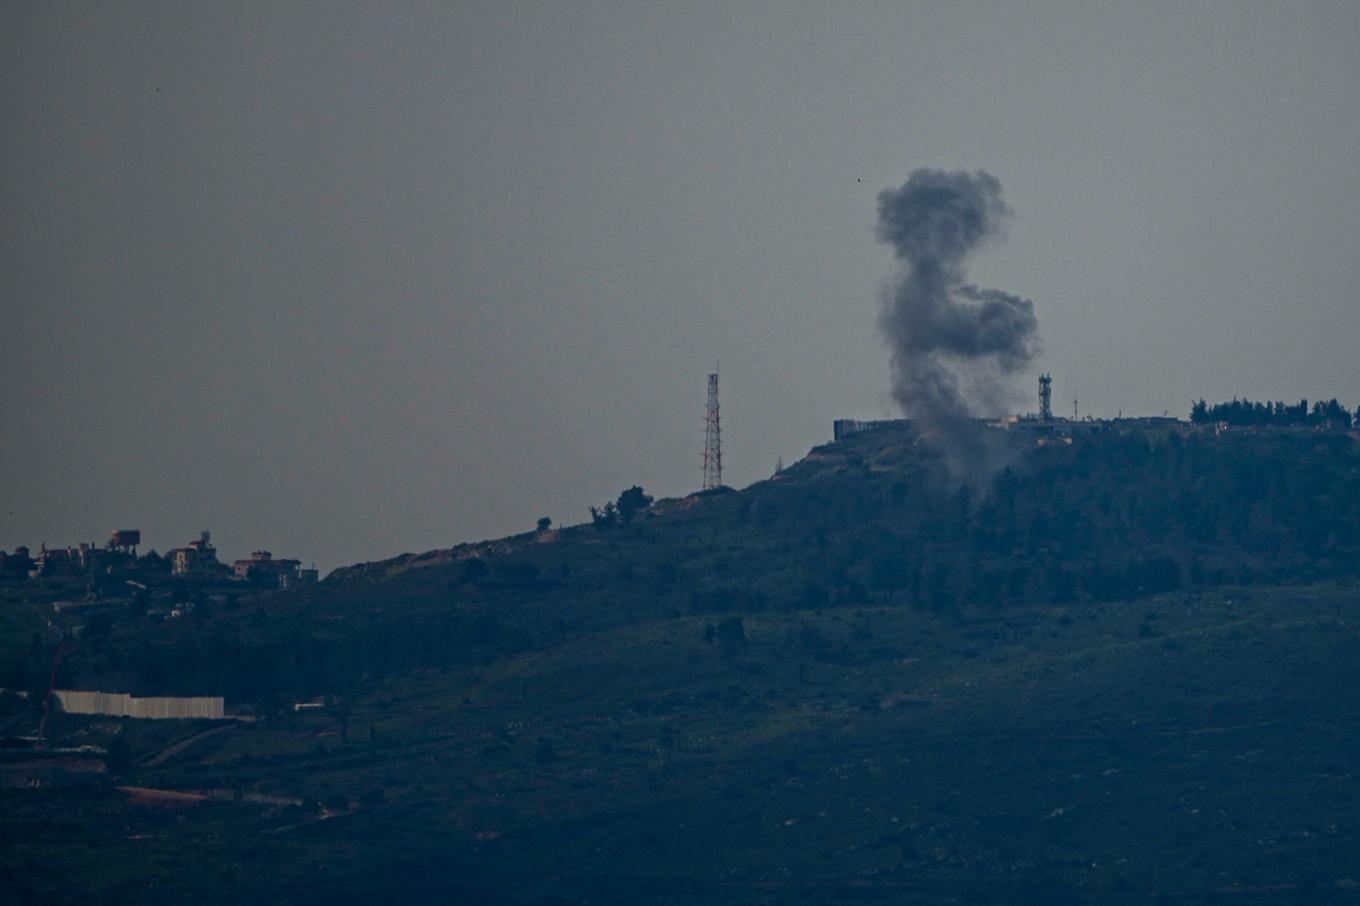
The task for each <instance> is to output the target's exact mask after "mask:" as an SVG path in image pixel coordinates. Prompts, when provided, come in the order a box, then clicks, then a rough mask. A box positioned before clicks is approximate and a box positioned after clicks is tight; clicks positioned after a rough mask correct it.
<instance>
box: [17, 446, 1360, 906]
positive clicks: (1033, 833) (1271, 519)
mask: <svg viewBox="0 0 1360 906" xmlns="http://www.w3.org/2000/svg"><path fill="white" fill-rule="evenodd" d="M1014 453H1015V455H1014V458H1013V461H1012V464H1011V466H1010V468H1009V469H1007V470H1006V471H1004V472H1002V473H1001V474H999V475H998V476H997V478H996V480H995V482H994V485H993V486H992V487H991V488H990V490H989V491H988V492H986V493H985V494H975V493H973V492H971V491H969V490H966V489H960V488H958V487H956V486H955V485H954V484H953V483H951V482H950V481H949V479H948V478H947V476H946V473H945V470H944V468H943V467H942V465H941V463H940V461H939V459H938V458H937V457H936V456H935V455H934V454H933V453H932V452H931V450H930V449H929V447H928V446H926V445H923V444H921V443H919V442H918V439H917V438H916V437H915V436H914V435H912V434H911V433H910V432H908V431H905V430H901V431H894V430H882V431H876V432H866V433H865V434H862V435H855V436H854V437H852V438H851V439H849V440H847V441H846V442H843V443H840V444H836V445H831V446H826V447H820V448H817V449H815V450H814V451H812V452H811V453H810V454H809V455H808V456H807V457H806V458H805V459H804V460H802V461H801V462H799V463H798V464H796V465H794V466H792V467H790V468H789V469H786V470H784V471H783V472H781V473H779V474H778V475H777V476H775V477H774V478H772V479H771V480H769V481H765V482H761V483H758V484H756V485H754V486H752V487H750V488H747V489H745V490H743V491H740V492H736V491H728V490H726V489H723V490H720V491H718V492H709V493H707V494H703V495H695V496H692V497H688V498H684V499H680V500H665V501H659V502H656V503H653V504H652V505H650V506H649V507H646V508H645V509H641V510H638V511H637V512H635V513H634V512H632V508H631V507H629V508H628V509H629V513H630V516H631V518H628V519H627V520H625V519H623V518H618V519H616V520H614V523H613V524H612V525H603V524H587V525H581V526H575V527H570V528H566V529H561V530H545V531H538V532H532V533H527V534H525V535H521V536H515V537H511V538H506V539H502V540H500V541H496V542H487V543H483V544H479V545H464V546H460V547H455V548H452V549H447V550H437V551H431V552H429V553H426V554H421V555H410V556H404V557H400V558H396V559H394V560H390V561H384V562H380V563H372V564H364V565H360V566H355V567H351V568H348V569H345V570H341V571H338V572H337V573H336V574H334V575H332V576H331V577H330V578H328V579H327V581H326V582H324V583H322V584H321V585H320V586H318V587H315V588H311V589H302V590H299V591H296V592H290V593H286V594H278V595H272V596H266V597H259V598H254V599H246V600H243V601H241V602H240V603H239V604H237V605H236V606H234V607H227V606H222V605H217V606H200V607H199V608H197V609H196V610H194V612H193V613H192V614H190V615H188V616H186V617H185V618H183V619H180V620H173V621H168V622H167V623H165V624H161V625H154V626H152V625H146V624H145V623H144V622H138V621H136V620H134V619H132V618H130V617H129V618H127V619H118V620H115V621H114V624H113V626H112V627H111V629H109V630H108V631H107V632H103V633H101V634H99V636H98V637H96V638H91V637H89V636H87V635H85V634H84V633H81V634H79V635H74V636H71V637H70V638H68V646H69V652H68V653H67V654H66V655H65V656H64V658H63V660H62V662H61V666H60V672H61V674H62V676H61V680H62V683H65V684H70V685H74V686H78V687H80V688H104V689H112V688H117V689H119V690H121V691H132V692H138V693H142V694H171V693H184V694H191V693H192V694H223V695H226V696H227V700H228V707H229V709H241V708H248V709H249V710H250V711H252V712H254V713H255V714H256V715H258V717H259V718H260V719H258V720H255V721H251V722H243V723H241V724H239V725H236V726H228V728H226V729H221V730H218V731H217V732H215V733H212V734H210V735H203V736H199V735H198V734H201V733H204V731H206V730H210V729H214V725H210V724H202V725H184V724H179V723H174V724H173V725H172V724H171V722H164V723H161V722H151V721H126V720H111V719H90V718H81V717H78V716H72V715H56V716H53V717H51V718H49V720H48V728H47V730H48V732H49V733H50V734H52V737H53V738H54V739H58V740H64V741H66V742H67V743H74V742H78V741H81V740H84V741H90V742H93V743H95V744H98V745H107V744H108V742H109V740H110V739H111V738H113V737H114V736H117V737H118V738H119V739H121V740H122V743H121V745H124V746H126V748H127V749H128V750H129V753H130V757H129V764H128V765H126V766H120V776H121V779H120V781H119V783H120V784H121V785H124V786H127V785H135V786H138V787H146V788H154V789H155V790H162V791H194V792H195V793H202V792H203V791H213V790H221V791H225V793H224V794H221V795H218V794H215V796H216V798H208V799H194V798H189V799H167V798H165V796H164V795H162V796H161V797H160V798H156V797H155V796H153V795H152V794H139V795H140V798H139V797H137V796H134V797H131V798H130V796H129V794H128V793H127V792H125V791H120V790H118V789H115V788H114V786H113V783H112V781H106V782H103V783H98V784H91V785H83V786H78V787H72V788H70V789H39V790H5V791H3V792H2V793H0V796H2V797H3V798H2V799H0V802H2V803H3V808H0V834H3V836H0V891H3V892H6V895H9V894H13V895H15V896H17V897H20V898H24V897H27V898H28V899H30V900H33V901H39V902H43V901H64V900H67V899H70V898H73V897H74V896H76V895H77V894H79V895H81V896H82V897H84V898H85V901H87V902H94V903H98V902H113V901H115V900H123V901H127V900H129V899H131V900H133V901H149V902H178V901H180V900H183V899H189V898H194V899H198V900H210V901H224V902H236V901H247V900H249V901H255V900H260V899H267V900H269V901H271V902H293V903H312V902H323V901H324V902H335V901H337V900H338V901H342V902H368V901H370V900H372V899H374V898H376V897H378V896H384V895H385V896H395V897H397V898H399V899H401V900H404V901H425V900H429V901H432V902H433V901H439V902H447V901H449V900H450V899H455V900H456V899H457V898H458V897H460V896H461V897H462V898H463V899H465V900H467V901H469V902H506V903H548V902H552V903H587V902H590V903H595V902H619V903H625V902H626V903H635V902H656V903H688V902H705V903H715V902H716V903H722V902H731V903H778V902H843V901H845V900H852V899H854V900H866V899H879V900H883V901H888V902H901V901H920V902H940V903H947V902H978V903H992V902H1016V903H1022V902H1024V903H1028V902H1102V903H1104V902H1130V903H1132V902H1147V901H1148V900H1149V899H1150V898H1151V897H1153V896H1160V897H1162V898H1163V901H1164V902H1199V901H1202V900H1204V899H1208V898H1216V899H1221V900H1223V901H1225V902H1232V903H1257V902H1260V903H1267V902H1278V901H1279V900H1280V898H1282V897H1286V898H1306V899H1313V900H1320V901H1327V902H1330V901H1336V902H1352V901H1357V902H1360V898H1357V896H1356V892H1357V891H1360V869H1356V868H1355V866H1354V854H1355V853H1356V852H1357V851H1360V810H1358V809H1357V800H1356V798H1355V789H1356V786H1355V785H1356V778H1357V768H1358V767H1360V766H1358V765H1357V758H1360V756H1358V755H1357V753H1360V730H1357V729H1356V728H1357V722H1356V717H1357V716H1360V715H1357V711H1358V710H1360V697H1357V695H1356V693H1355V689H1356V688H1357V681H1360V583H1357V582H1356V575H1355V573H1356V569H1357V564H1360V558H1358V556H1357V555H1360V453H1358V452H1357V443H1356V439H1355V437H1354V436H1353V435H1350V434H1346V433H1341V432H1332V431H1323V430H1315V429H1313V428H1260V429H1252V430H1244V431H1229V432H1227V433H1224V434H1217V435H1216V434H1213V433H1209V432H1207V431H1205V432H1198V431H1196V432H1182V431H1181V430H1179V429H1171V430H1162V431H1155V432H1154V431H1143V430H1133V431H1128V432H1112V433H1109V434H1105V435H1097V436H1093V437H1090V438H1082V439H1079V440H1077V441H1076V442H1075V443H1073V444H1072V445H1070V446H1068V445H1060V444H1054V445H1049V446H1042V447H1020V446H1017V447H1016V449H1015V451H1014ZM25 596H26V597H28V598H29V600H28V601H26V602H25V601H22V600H17V598H18V597H20V596H19V595H18V594H17V593H12V594H11V600H9V601H8V602H6V603H5V605H4V608H5V612H6V620H7V621H9V622H7V624H6V625H7V626H13V627H14V631H13V632H9V633H7V636H8V637H9V638H10V639H11V640H12V639H15V638H19V639H22V640H23V642H22V643H21V644H12V643H10V644H7V647H5V648H3V649H0V657H3V658H4V660H3V661H0V669H3V670H5V671H7V673H8V674H9V676H10V677H11V678H12V679H11V682H10V683H9V684H10V685H19V686H21V687H22V686H24V685H27V686H28V687H30V688H33V687H37V686H41V687H43V688H45V686H46V683H47V679H48V677H47V675H46V671H47V670H48V669H49V667H50V664H51V661H52V657H53V654H54V650H55V648H56V645H57V644H58V643H59V641H60V640H61V637H62V634H63V633H65V634H67V635H68V636H69V635H70V633H71V631H72V629H73V626H71V625H67V624H63V623H62V622H61V619H62V618H57V617H53V615H52V614H51V612H50V609H47V608H45V605H44V604H43V602H42V601H41V600H39V599H38V597H37V596H35V595H31V594H28V595H25ZM48 619H53V620H54V621H55V622H54V623H53V624H52V625H50V626H49V625H47V622H46V621H47V620H48ZM35 677H40V678H39V679H36V680H35ZM62 683H59V685H60V684H62ZM314 696H319V697H321V698H322V699H323V701H324V704H325V707H324V708H320V709H315V710H303V711H294V710H293V709H292V708H291V707H290V705H291V704H292V703H293V702H295V701H303V700H306V699H310V698H312V697H314ZM33 719H35V716H34V715H32V714H31V712H24V711H22V710H20V711H18V712H16V713H15V714H14V715H13V716H12V717H11V718H9V719H8V720H9V721H10V722H11V723H12V724H14V727H15V728H16V729H19V728H22V726H23V725H24V722H25V721H31V720H33ZM195 737H197V738H195ZM177 743H180V744H179V745H176V744H177Z"/></svg>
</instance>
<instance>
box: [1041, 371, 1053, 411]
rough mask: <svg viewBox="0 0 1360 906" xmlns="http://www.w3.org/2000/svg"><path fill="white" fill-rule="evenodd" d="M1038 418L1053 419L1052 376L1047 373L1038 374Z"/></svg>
mask: <svg viewBox="0 0 1360 906" xmlns="http://www.w3.org/2000/svg"><path fill="white" fill-rule="evenodd" d="M1039 418H1041V419H1043V420H1044V421H1046V422H1051V421H1053V378H1052V377H1050V376H1049V375H1047V374H1041V375H1039Z"/></svg>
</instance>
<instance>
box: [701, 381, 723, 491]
mask: <svg viewBox="0 0 1360 906" xmlns="http://www.w3.org/2000/svg"><path fill="white" fill-rule="evenodd" d="M721 486H722V425H721V423H720V422H719V420H718V372H716V371H714V372H713V373H712V374H710V375H709V376H708V418H707V420H706V421H705V423H704V490H705V491H710V490H712V489H713V488H716V487H721Z"/></svg>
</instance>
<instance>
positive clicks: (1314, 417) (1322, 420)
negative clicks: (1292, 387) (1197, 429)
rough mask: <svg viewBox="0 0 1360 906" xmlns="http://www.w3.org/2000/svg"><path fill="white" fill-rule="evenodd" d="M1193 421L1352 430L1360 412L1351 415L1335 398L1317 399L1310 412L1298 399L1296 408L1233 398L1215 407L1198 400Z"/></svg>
mask: <svg viewBox="0 0 1360 906" xmlns="http://www.w3.org/2000/svg"><path fill="white" fill-rule="evenodd" d="M1190 421H1192V422H1194V423H1195V424H1197V425H1204V424H1213V423H1216V422H1224V423H1226V424H1229V425H1314V426H1325V427H1333V428H1349V427H1350V426H1351V425H1352V424H1353V423H1360V409H1356V411H1355V415H1354V416H1352V415H1351V413H1350V411H1349V410H1347V409H1346V407H1345V406H1343V405H1341V403H1339V402H1337V401H1336V399H1334V398H1333V399H1330V400H1327V401H1325V402H1323V401H1322V400H1318V401H1317V402H1314V403H1313V406H1312V408H1311V409H1310V408H1309V407H1308V400H1306V399H1302V400H1299V401H1298V403H1296V404H1294V405H1289V404H1287V403H1282V402H1274V403H1269V402H1266V403H1262V402H1252V401H1251V400H1246V399H1241V400H1239V399H1233V400H1230V401H1228V402H1226V403H1215V404H1214V405H1212V406H1211V405H1209V404H1207V403H1206V402H1204V400H1203V399H1199V400H1196V401H1195V403H1194V404H1193V405H1192V406H1191V407H1190Z"/></svg>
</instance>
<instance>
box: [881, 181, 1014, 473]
mask: <svg viewBox="0 0 1360 906" xmlns="http://www.w3.org/2000/svg"><path fill="white" fill-rule="evenodd" d="M1009 215H1010V209H1009V208H1007V207H1006V204H1005V202H1003V201H1002V200H1001V183H1000V182H999V181H998V180H997V178H996V177H995V176H992V175H991V174H989V173H985V172H983V171H981V170H979V171H977V172H976V173H967V172H964V171H962V170H959V171H955V172H952V173H950V172H946V171H944V170H928V169H921V170H914V171H913V172H912V173H911V175H910V176H909V177H908V179H907V181H906V182H905V183H903V184H902V186H901V188H897V189H886V190H884V191H883V192H880V193H879V196H878V238H879V239H880V240H881V241H882V242H885V243H887V244H889V245H890V246H892V248H893V252H894V253H895V254H896V255H897V257H898V259H900V260H901V261H902V262H903V267H902V272H901V273H900V274H899V275H898V277H897V279H896V280H895V281H894V282H893V283H892V284H891V285H890V286H889V287H888V288H887V290H886V291H885V293H884V305H883V312H882V315H881V316H880V318H879V324H880V326H881V327H882V329H883V333H884V336H885V337H886V338H887V340H888V345H889V346H890V347H891V348H892V391H893V397H894V398H895V399H896V400H897V402H898V404H899V405H900V406H901V407H902V409H903V411H905V413H906V414H907V415H908V416H909V417H911V418H912V419H913V420H915V421H916V422H918V423H919V424H920V425H921V427H922V428H923V429H924V430H926V431H930V432H933V433H934V435H935V436H936V438H937V440H938V441H939V442H940V445H941V447H942V448H943V450H944V452H945V454H946V456H947V458H948V460H949V462H950V465H951V467H953V468H954V469H955V472H956V474H958V475H959V476H960V477H962V478H964V479H965V480H968V481H970V483H977V482H980V481H981V480H982V478H983V475H984V473H987V472H990V464H989V462H988V460H990V459H991V456H990V454H989V449H988V448H989V445H988V444H987V443H986V438H985V436H983V435H980V434H979V432H978V431H976V430H974V423H972V422H971V421H969V420H970V419H971V418H972V417H975V416H978V415H996V414H999V410H1000V409H1001V407H1002V406H1004V405H1005V404H1006V403H1007V402H1008V401H1010V400H1012V399H1013V398H1014V390H1013V387H1012V383H1011V379H1012V378H1013V377H1014V376H1015V374H1016V373H1017V372H1020V371H1022V370H1023V369H1024V368H1025V366H1026V365H1028V364H1029V362H1030V360H1031V359H1032V358H1033V356H1034V354H1035V352H1037V349H1038V337H1037V330H1038V322H1037V321H1036V320H1035V317H1034V303H1033V302H1031V301H1029V300H1028V299H1022V298H1020V297H1019V296H1012V295H1010V294H1009V293H1004V292H1002V291H1000V290H996V289H979V288H977V287H976V286H973V285H971V284H969V283H967V282H966V280H967V267H966V262H967V258H968V256H969V255H970V254H971V253H972V252H974V251H975V250H976V249H977V248H978V247H979V246H981V245H982V244H983V243H985V242H986V241H988V240H989V239H992V238H996V237H999V236H1001V235H1002V233H1003V232H1004V228H1005V224H1006V220H1007V218H1008V217H1009Z"/></svg>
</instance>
